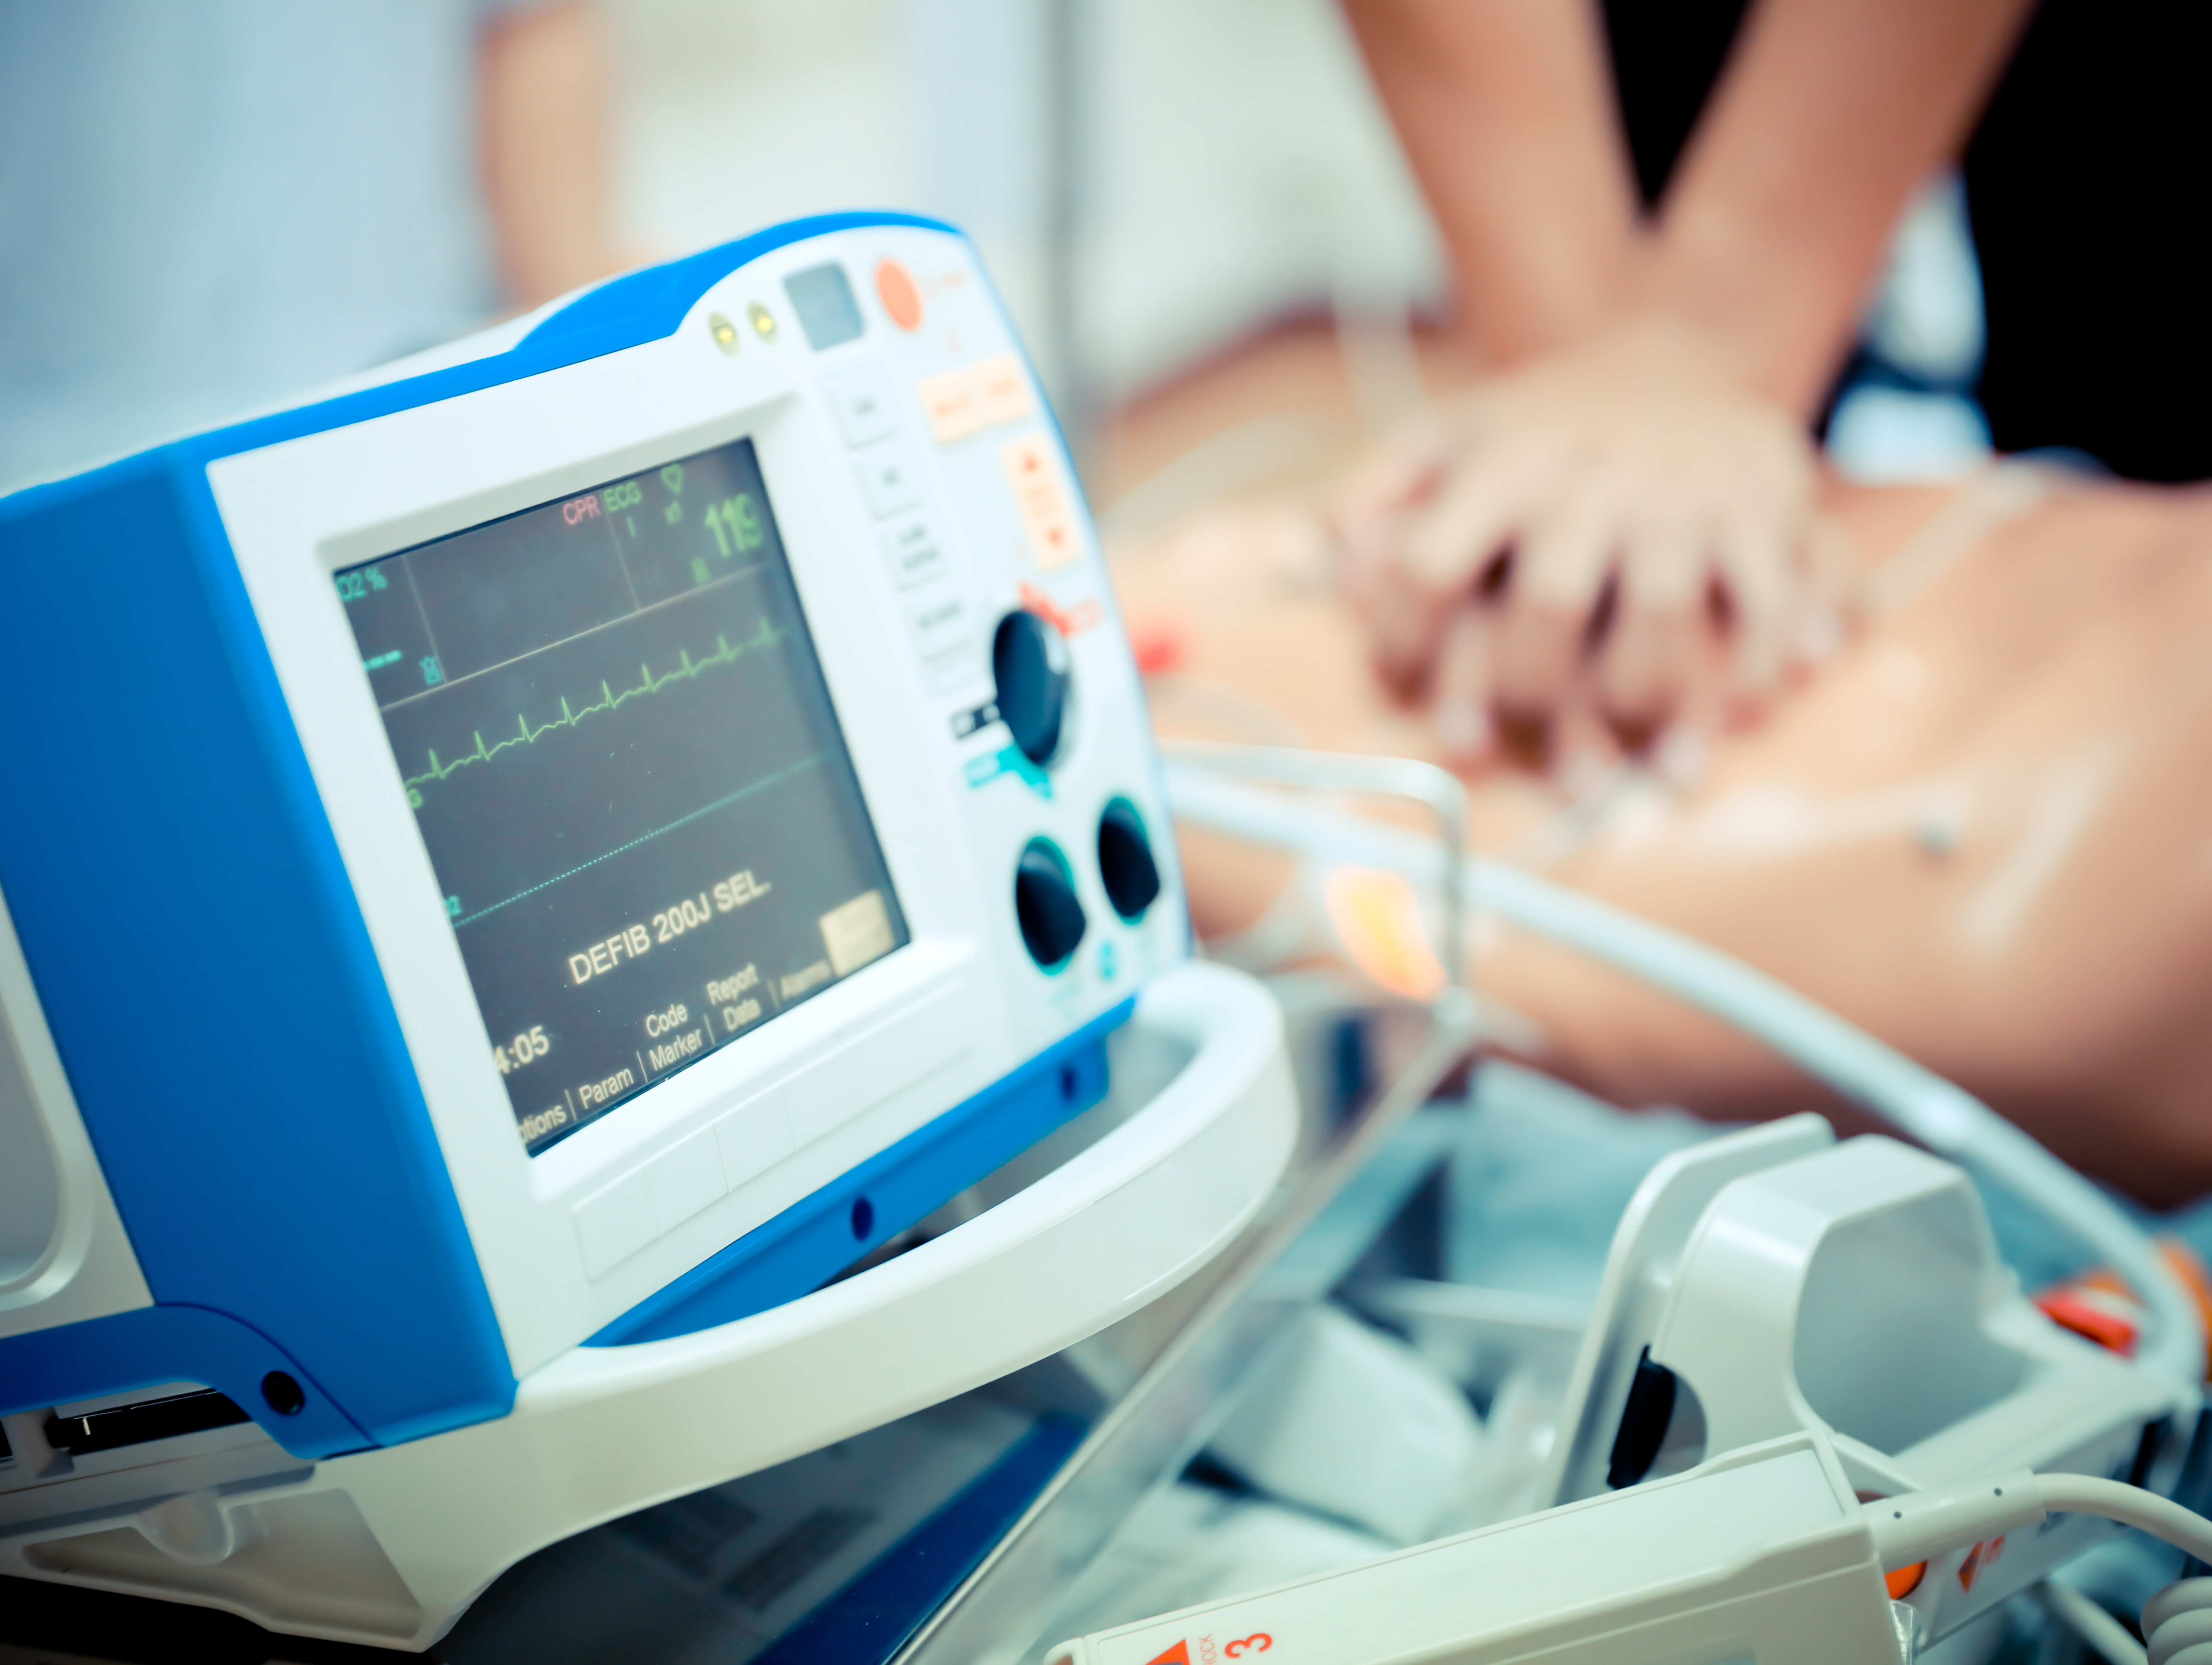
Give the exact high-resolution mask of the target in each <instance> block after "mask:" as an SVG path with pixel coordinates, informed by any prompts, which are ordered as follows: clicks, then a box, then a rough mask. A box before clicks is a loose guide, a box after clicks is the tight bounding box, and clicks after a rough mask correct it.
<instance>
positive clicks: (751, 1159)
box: [576, 1087, 792, 1278]
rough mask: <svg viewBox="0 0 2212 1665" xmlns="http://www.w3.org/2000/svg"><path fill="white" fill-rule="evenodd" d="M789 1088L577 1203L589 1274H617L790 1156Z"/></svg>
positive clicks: (751, 1103) (757, 1098) (579, 1239)
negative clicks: (658, 1240)
mask: <svg viewBox="0 0 2212 1665" xmlns="http://www.w3.org/2000/svg"><path fill="white" fill-rule="evenodd" d="M791 1149H792V1145H791V1124H790V1120H789V1117H788V1116H787V1115H786V1114H785V1109H784V1095H783V1089H782V1088H781V1087H771V1088H769V1091H766V1092H764V1093H757V1094H755V1095H754V1096H753V1097H750V1098H748V1099H747V1100H746V1101H745V1102H744V1103H742V1104H739V1105H738V1106H737V1108H736V1109H730V1110H726V1111H724V1112H723V1113H722V1114H721V1115H720V1116H718V1117H716V1118H715V1119H714V1121H713V1123H711V1124H710V1125H709V1126H708V1127H702V1128H701V1129H700V1130H699V1131H698V1132H697V1133H693V1134H691V1135H690V1136H689V1137H688V1138H685V1139H680V1140H678V1142H677V1143H676V1144H674V1145H671V1146H670V1147H669V1148H668V1149H667V1150H665V1151H663V1152H661V1153H660V1154H659V1156H657V1157H655V1158H653V1160H652V1161H650V1162H648V1163H647V1164H645V1166H643V1167H642V1168H639V1169H636V1170H633V1171H632V1172H630V1173H628V1174H625V1175H623V1177H622V1178H620V1179H618V1180H617V1181H616V1182H614V1183H613V1184H612V1185H610V1186H607V1187H605V1188H603V1189H601V1190H599V1191H596V1192H594V1193H593V1194H592V1195H590V1196H588V1197H586V1198H585V1199H584V1200H583V1201H582V1202H580V1203H579V1204H577V1205H576V1247H577V1249H579V1250H580V1252H581V1254H582V1255H583V1257H584V1275H585V1276H586V1277H587V1278H597V1277H599V1276H601V1275H602V1274H603V1273H607V1272H611V1271H612V1270H613V1269H614V1268H615V1267H617V1266H619V1265H620V1264H621V1263H622V1262H623V1261H626V1260H628V1259H629V1257H630V1256H631V1255H635V1254H636V1253H637V1251H638V1250H639V1249H643V1248H644V1247H645V1246H646V1245H647V1243H652V1242H653V1240H654V1239H655V1238H657V1237H662V1236H664V1235H665V1234H666V1233H668V1232H670V1231H674V1230H675V1229H676V1228H677V1227H678V1226H679V1225H681V1224H684V1221H686V1220H688V1219H690V1218H691V1217H692V1216H693V1215H694V1214H696V1213H698V1212H700V1211H701V1210H702V1209H704V1208H708V1207H710V1206H713V1205H714V1204H715V1203H717V1202H720V1200H722V1199H723V1198H724V1197H725V1196H726V1195H727V1194H729V1193H730V1192H732V1191H733V1190H735V1189H736V1188H738V1186H740V1185H743V1184H744V1183H746V1182H748V1181H750V1180H751V1179H754V1178H756V1177H757V1176H759V1175H761V1174H763V1173H765V1172H767V1171H768V1170H769V1169H770V1168H773V1167H774V1166H775V1164H777V1163H779V1162H781V1161H782V1160H783V1159H784V1158H786V1157H787V1156H789V1155H790V1154H791Z"/></svg>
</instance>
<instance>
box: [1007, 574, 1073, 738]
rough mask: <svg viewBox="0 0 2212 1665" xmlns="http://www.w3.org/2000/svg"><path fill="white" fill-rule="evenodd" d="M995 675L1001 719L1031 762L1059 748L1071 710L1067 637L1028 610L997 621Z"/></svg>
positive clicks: (1016, 612)
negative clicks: (1068, 708) (1064, 723)
mask: <svg viewBox="0 0 2212 1665" xmlns="http://www.w3.org/2000/svg"><path fill="white" fill-rule="evenodd" d="M991 675H992V677H993V678H994V680H995V681H996V683H997V684H998V690H997V692H998V706H999V718H1000V721H1002V722H1004V723H1005V724H1006V730H1007V732H1009V733H1011V734H1012V736H1013V737H1014V744H1016V745H1018V746H1019V747H1020V748H1021V751H1022V756H1024V757H1026V758H1028V759H1029V760H1030V762H1031V763H1044V762H1046V761H1048V759H1049V758H1050V757H1052V755H1053V753H1054V752H1055V751H1057V750H1060V723H1061V720H1062V719H1063V718H1064V717H1065V716H1066V713H1067V678H1068V661H1067V641H1066V638H1065V637H1063V636H1062V635H1060V632H1059V631H1058V630H1057V629H1054V627H1053V625H1052V624H1051V623H1049V622H1048V621H1047V620H1045V619H1042V618H1040V617H1037V615H1036V614H1035V613H1033V612H1030V611H1029V610H1028V609H1026V608H1022V609H1019V610H1018V611H1014V612H1011V613H1008V614H1007V615H1006V617H1004V618H1002V619H1000V621H999V628H998V629H997V630H996V631H995V632H994V633H993V635H992V637H991Z"/></svg>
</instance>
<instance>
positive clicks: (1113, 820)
mask: <svg viewBox="0 0 2212 1665" xmlns="http://www.w3.org/2000/svg"><path fill="white" fill-rule="evenodd" d="M1098 877H1099V878H1100V880H1101V881H1102V882H1103V884H1105V887H1106V900H1107V901H1109V902H1112V903H1113V904H1114V911H1115V913H1117V914H1119V915H1121V917H1122V918H1123V919H1125V920H1128V921H1136V920H1139V919H1141V918H1143V917H1144V913H1145V909H1146V908H1149V907H1151V906H1152V903H1153V902H1154V901H1156V900H1157V899H1158V896H1159V894H1160V864H1159V863H1158V862H1157V861H1155V860H1153V859H1152V839H1151V838H1150V837H1149V836H1147V835H1146V831H1145V823H1144V820H1143V817H1140V816H1139V815H1138V813H1137V808H1136V805H1133V804H1132V803H1130V802H1129V800H1128V799H1126V798H1116V799H1115V800H1114V801H1113V802H1112V803H1110V804H1109V805H1107V806H1106V812H1105V813H1104V814H1103V815H1102V816H1100V817H1098Z"/></svg>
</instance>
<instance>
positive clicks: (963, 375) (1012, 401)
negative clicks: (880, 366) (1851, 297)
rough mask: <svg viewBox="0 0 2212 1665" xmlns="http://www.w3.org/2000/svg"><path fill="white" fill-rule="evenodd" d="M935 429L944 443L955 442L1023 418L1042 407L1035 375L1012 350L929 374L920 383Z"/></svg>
mask: <svg viewBox="0 0 2212 1665" xmlns="http://www.w3.org/2000/svg"><path fill="white" fill-rule="evenodd" d="M915 392H917V393H919V394H920V395H921V408H922V411H923V413H924V414H925V415H927V416H928V418H929V431H930V433H931V434H933V435H934V436H935V438H936V440H937V442H938V444H939V445H951V444H952V443H953V442H954V441H958V440H964V439H966V438H967V437H968V436H969V434H980V433H981V432H982V431H983V430H984V429H985V428H996V427H998V426H999V424H1000V423H1001V422H1019V421H1020V420H1021V419H1022V418H1023V417H1024V416H1028V415H1029V414H1030V412H1031V411H1033V410H1036V401H1035V400H1033V399H1031V398H1030V379H1029V378H1028V377H1027V376H1026V375H1024V374H1023V373H1022V362H1021V360H1020V359H1018V358H1017V357H1015V356H1014V355H1013V354H1012V353H1000V354H999V355H997V356H995V357H993V358H987V359H983V360H981V362H977V363H975V364H970V365H963V367H962V368H959V369H957V370H946V371H945V372H943V373H942V374H938V375H934V376H925V377H923V378H922V379H921V380H920V381H918V382H916V383H915Z"/></svg>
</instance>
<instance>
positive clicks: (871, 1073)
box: [787, 983, 975, 1145]
mask: <svg viewBox="0 0 2212 1665" xmlns="http://www.w3.org/2000/svg"><path fill="white" fill-rule="evenodd" d="M964 994H965V985H964V984H961V983H953V984H951V985H950V986H949V987H945V988H941V989H939V990H938V991H937V992H936V993H935V994H933V995H932V996H930V997H929V998H928V999H927V1000H924V1001H922V1002H921V1004H920V1005H917V1006H909V1007H908V1008H907V1009H906V1010H905V1011H904V1012H899V1013H898V1014H896V1016H894V1017H890V1018H884V1020H883V1021H881V1022H880V1023H878V1024H876V1025H875V1026H874V1027H872V1028H870V1029H866V1030H862V1031H861V1032H860V1033H859V1034H857V1035H855V1036H854V1037H853V1038H852V1039H851V1040H849V1041H848V1042H846V1043H845V1044H844V1045H843V1046H842V1047H840V1048H837V1050H836V1051H835V1052H833V1053H831V1054H829V1057H827V1058H825V1059H823V1060H822V1061H821V1063H820V1064H818V1065H817V1066H815V1067H814V1068H813V1069H811V1070H810V1071H809V1072H807V1073H806V1074H805V1076H803V1077H801V1078H800V1079H798V1080H796V1081H793V1082H791V1083H790V1084H789V1085H788V1086H787V1095H788V1101H789V1103H790V1106H791V1122H792V1132H793V1135H794V1136H795V1137H796V1139H797V1140H798V1142H799V1144H801V1145H805V1144H806V1143H808V1142H809V1141H811V1140H812V1139H819V1138H821V1137H822V1135H823V1134H824V1133H830V1132H833V1131H835V1130H836V1128H838V1127H842V1126H843V1125H844V1124H845V1123H846V1122H848V1121H851V1120H852V1119H853V1118H854V1116H856V1115H860V1114H862V1113H863V1112H864V1111H867V1110H872V1109H874V1108H875V1107H876V1106H877V1105H878V1104H880V1103H883V1102H884V1100H885V1099H886V1098H889V1097H890V1096H891V1095H892V1094H893V1093H895V1092H898V1091H901V1090H902V1089H904V1088H907V1087H910V1086H912V1085H914V1084H915V1082H917V1081H919V1080H921V1079H922V1078H923V1077H924V1076H926V1075H928V1074H930V1073H933V1071H936V1070H940V1069H943V1068H944V1067H945V1066H946V1065H948V1064H950V1063H951V1062H952V1061H953V1060H955V1059H957V1058H959V1057H961V1056H962V1055H963V1054H965V1053H967V1052H968V1050H969V1048H971V1047H973V1046H974V1045H975V1024H974V1019H973V1018H972V1017H971V1015H970V1013H969V1007H968V1003H967V1001H966V1000H965V999H964V998H963V995H964Z"/></svg>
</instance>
